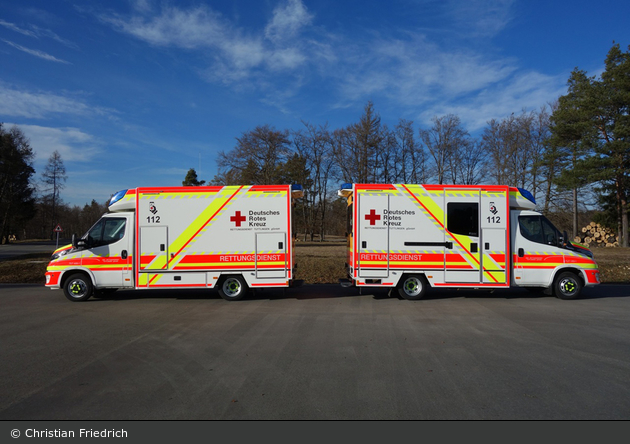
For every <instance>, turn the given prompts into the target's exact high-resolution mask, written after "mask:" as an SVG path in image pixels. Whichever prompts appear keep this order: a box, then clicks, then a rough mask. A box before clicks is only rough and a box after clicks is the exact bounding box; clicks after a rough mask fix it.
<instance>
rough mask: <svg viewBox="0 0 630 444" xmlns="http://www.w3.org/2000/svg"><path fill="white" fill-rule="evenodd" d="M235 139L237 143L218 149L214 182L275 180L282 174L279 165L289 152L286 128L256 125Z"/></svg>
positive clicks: (287, 156) (258, 182)
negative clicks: (230, 147) (217, 167)
mask: <svg viewBox="0 0 630 444" xmlns="http://www.w3.org/2000/svg"><path fill="white" fill-rule="evenodd" d="M236 140H237V144H236V147H234V148H233V149H232V150H230V151H228V152H225V151H222V152H220V153H219V159H218V161H217V163H218V166H219V174H218V177H215V179H214V180H213V183H217V182H222V181H226V180H229V181H230V182H232V181H235V182H236V183H240V184H258V185H269V184H274V183H278V181H279V180H280V177H281V176H282V175H283V174H284V172H283V171H282V167H283V165H284V164H285V163H286V162H287V160H288V159H289V157H290V155H291V154H292V151H291V149H290V144H291V141H290V139H289V131H288V130H285V131H278V130H276V129H275V128H273V127H270V126H269V125H264V126H257V127H256V128H255V129H253V130H251V131H246V132H244V133H243V135H242V136H241V137H238V138H237V139H236Z"/></svg>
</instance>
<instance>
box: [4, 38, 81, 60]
mask: <svg viewBox="0 0 630 444" xmlns="http://www.w3.org/2000/svg"><path fill="white" fill-rule="evenodd" d="M2 41H3V42H4V43H6V44H7V45H10V46H13V47H14V48H15V49H19V50H20V51H22V52H25V53H27V54H30V55H32V56H35V57H39V58H40V59H44V60H48V61H50V62H57V63H65V64H70V62H67V61H65V60H61V59H58V58H57V57H55V56H52V55H50V54H47V53H45V52H43V51H39V50H37V49H30V48H27V47H25V46H22V45H18V44H17V43H13V42H11V41H9V40H4V39H2Z"/></svg>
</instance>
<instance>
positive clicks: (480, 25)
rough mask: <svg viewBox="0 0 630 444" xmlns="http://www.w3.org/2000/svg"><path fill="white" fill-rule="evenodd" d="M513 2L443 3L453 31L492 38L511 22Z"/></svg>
mask: <svg viewBox="0 0 630 444" xmlns="http://www.w3.org/2000/svg"><path fill="white" fill-rule="evenodd" d="M513 4H514V0H449V1H447V2H445V3H444V7H445V8H447V10H448V11H449V13H450V14H451V16H452V18H453V21H454V25H455V29H460V30H464V31H468V32H472V33H475V34H477V35H479V36H494V35H496V34H498V33H499V32H501V31H502V30H503V29H504V28H505V27H506V26H507V24H508V23H509V22H510V21H511V20H512V17H513V14H514V11H513V9H514V8H513Z"/></svg>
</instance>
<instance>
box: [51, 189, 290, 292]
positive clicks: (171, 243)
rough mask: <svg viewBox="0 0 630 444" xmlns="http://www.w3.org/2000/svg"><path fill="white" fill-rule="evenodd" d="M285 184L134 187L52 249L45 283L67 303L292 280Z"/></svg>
mask: <svg viewBox="0 0 630 444" xmlns="http://www.w3.org/2000/svg"><path fill="white" fill-rule="evenodd" d="M301 195H302V192H301V187H299V186H293V187H292V186H290V185H261V186H224V187H222V186H209V187H169V188H136V189H130V190H123V191H121V192H119V193H117V194H116V195H114V196H113V197H112V199H111V200H110V203H109V213H107V214H105V215H103V217H102V218H101V219H100V220H99V221H98V222H97V223H96V224H95V225H94V226H93V227H92V228H91V229H90V230H89V231H88V232H87V233H86V234H85V235H84V236H83V237H82V238H81V239H78V240H75V241H73V245H68V246H66V247H62V248H60V249H59V250H57V251H56V252H55V253H54V254H53V259H52V260H51V262H50V264H49V265H48V270H47V273H46V286H47V287H50V288H53V289H59V288H63V290H64V293H65V294H66V296H67V297H68V299H70V300H73V301H77V300H86V299H88V298H89V297H90V295H91V294H93V292H97V293H106V292H108V291H113V290H116V289H119V288H136V289H148V288H151V289H156V288H170V289H174V288H217V289H218V290H219V293H220V294H221V296H222V297H223V298H225V299H227V300H238V299H241V298H242V297H243V296H244V295H245V294H246V292H247V290H248V289H249V288H265V287H287V286H289V285H290V284H291V282H292V279H293V267H294V261H293V249H292V232H291V227H292V225H291V213H292V211H291V208H292V199H293V198H295V197H301Z"/></svg>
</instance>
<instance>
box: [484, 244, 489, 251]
mask: <svg viewBox="0 0 630 444" xmlns="http://www.w3.org/2000/svg"><path fill="white" fill-rule="evenodd" d="M484 248H485V249H486V250H489V249H490V242H486V243H485V244H484Z"/></svg>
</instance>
